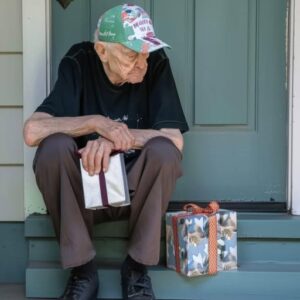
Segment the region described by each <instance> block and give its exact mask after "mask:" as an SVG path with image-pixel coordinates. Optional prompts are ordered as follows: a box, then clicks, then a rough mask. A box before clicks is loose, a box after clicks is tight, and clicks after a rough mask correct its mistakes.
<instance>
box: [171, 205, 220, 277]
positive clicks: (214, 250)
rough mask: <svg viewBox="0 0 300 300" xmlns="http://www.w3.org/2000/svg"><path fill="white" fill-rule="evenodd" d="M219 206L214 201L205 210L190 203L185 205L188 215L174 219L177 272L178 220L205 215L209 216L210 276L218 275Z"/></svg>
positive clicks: (178, 262) (177, 267) (178, 264)
mask: <svg viewBox="0 0 300 300" xmlns="http://www.w3.org/2000/svg"><path fill="white" fill-rule="evenodd" d="M219 207H220V206H219V204H218V202H216V201H212V202H210V203H209V204H208V206H207V207H205V208H203V207H201V206H198V205H196V204H193V203H188V204H186V205H184V207H183V209H184V210H185V211H186V212H187V213H183V214H179V215H176V216H173V217H172V226H173V235H174V245H175V263H176V272H178V273H180V257H179V240H178V226H177V220H178V219H179V218H182V217H186V216H191V215H197V214H204V215H207V216H208V222H209V223H208V225H209V233H208V255H209V261H208V274H209V275H212V274H215V273H217V270H218V244H217V228H218V222H217V217H216V212H217V211H218V210H219Z"/></svg>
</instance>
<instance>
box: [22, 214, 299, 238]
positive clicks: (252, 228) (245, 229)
mask: <svg viewBox="0 0 300 300" xmlns="http://www.w3.org/2000/svg"><path fill="white" fill-rule="evenodd" d="M299 228H300V217H299V216H291V215H288V214H268V213H260V214H255V213H238V237H239V238H259V239H273V238H283V239H284V238H286V239H300V231H299ZM164 234H165V230H164V227H162V236H164ZM25 236H26V237H27V238H30V237H54V232H53V229H52V224H51V220H50V218H49V216H46V215H32V216H29V217H28V218H27V219H26V221H25ZM94 237H96V238H100V237H121V238H126V237H128V231H127V221H115V222H105V223H102V224H98V225H96V226H95V230H94Z"/></svg>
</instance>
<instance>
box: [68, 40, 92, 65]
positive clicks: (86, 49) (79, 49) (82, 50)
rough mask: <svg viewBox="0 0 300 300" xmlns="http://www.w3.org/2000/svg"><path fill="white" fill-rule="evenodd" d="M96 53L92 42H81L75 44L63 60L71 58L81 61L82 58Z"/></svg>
mask: <svg viewBox="0 0 300 300" xmlns="http://www.w3.org/2000/svg"><path fill="white" fill-rule="evenodd" d="M93 53H94V44H93V43H92V42H81V43H78V44H74V45H73V46H72V47H71V48H70V49H69V50H68V51H67V53H66V54H65V55H64V57H63V58H70V59H73V60H76V61H78V62H79V61H80V60H81V58H82V57H86V56H88V55H91V54H93Z"/></svg>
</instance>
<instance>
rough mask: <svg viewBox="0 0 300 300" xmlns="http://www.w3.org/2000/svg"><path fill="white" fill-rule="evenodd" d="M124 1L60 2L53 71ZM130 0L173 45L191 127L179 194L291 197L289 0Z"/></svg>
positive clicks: (173, 62) (253, 198) (250, 198)
mask: <svg viewBox="0 0 300 300" xmlns="http://www.w3.org/2000/svg"><path fill="white" fill-rule="evenodd" d="M54 2H56V1H54ZM124 2H125V1H118V0H113V1H111V0H90V1H86V0H76V1H74V2H72V3H71V5H70V6H69V8H68V9H67V10H66V11H64V10H62V9H61V7H60V6H58V5H57V4H54V3H53V37H54V38H53V57H54V58H55V59H54V60H53V69H54V70H56V69H57V65H58V61H59V59H60V58H61V56H62V55H63V53H64V52H65V51H66V50H67V48H68V47H69V46H70V45H71V44H72V43H75V42H78V41H81V40H83V39H90V40H93V32H94V28H95V26H96V23H97V19H98V17H99V15H101V14H102V13H103V12H104V11H105V10H106V9H108V8H110V7H112V6H113V5H117V4H120V3H124ZM131 2H132V3H138V4H139V5H141V6H143V7H144V8H146V10H147V11H148V12H150V14H151V16H152V18H153V21H154V26H155V30H156V33H157V35H158V36H159V37H160V38H161V39H163V40H165V41H166V42H167V43H169V44H170V45H171V46H172V49H171V50H166V52H167V54H168V56H169V57H170V61H171V65H172V68H173V73H174V77H175V81H176V84H177V87H178V92H179V95H180V98H181V102H182V106H183V109H184V111H185V115H186V117H187V120H188V123H189V125H190V131H189V132H188V133H187V134H185V149H184V159H183V168H184V176H183V177H182V178H181V179H180V180H179V181H178V185H177V188H176V191H175V193H174V195H173V198H172V199H173V200H175V201H191V200H195V201H196V200H199V201H207V200H211V199H217V200H221V201H222V200H227V201H278V202H284V201H286V166H287V107H288V105H287V90H286V52H285V51H286V49H285V44H286V22H287V21H286V11H287V0H159V1H153V0H152V1H151V0H144V1H131ZM75 6H76V7H75ZM72 7H73V8H72ZM71 9H73V11H72V12H71ZM58 10H59V11H58ZM72 22H73V24H75V25H74V26H75V28H76V30H74V27H73V26H71V25H70V24H72ZM86 37H87V38H86ZM55 73H56V72H54V74H55ZM54 78H55V76H54Z"/></svg>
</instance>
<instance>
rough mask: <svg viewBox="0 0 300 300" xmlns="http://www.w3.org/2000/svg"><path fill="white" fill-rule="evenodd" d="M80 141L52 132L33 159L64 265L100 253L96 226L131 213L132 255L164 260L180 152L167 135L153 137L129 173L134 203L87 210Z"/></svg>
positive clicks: (150, 260)
mask: <svg viewBox="0 0 300 300" xmlns="http://www.w3.org/2000/svg"><path fill="white" fill-rule="evenodd" d="M76 152H77V145H76V143H75V141H74V139H73V138H71V137H70V136H67V135H65V134H61V133H58V134H53V135H51V136H49V137H47V138H46V139H44V140H43V141H42V142H41V144H40V145H39V147H38V150H37V152H36V156H35V159H34V163H33V168H34V171H35V175H36V180H37V184H38V187H39V189H40V191H41V193H42V195H43V198H44V201H45V204H46V207H47V209H48V212H49V214H50V216H51V218H52V221H53V225H54V230H55V234H56V237H57V239H58V242H59V245H60V252H61V262H62V266H63V268H70V267H75V266H79V265H82V264H84V263H86V262H88V261H89V260H91V259H92V258H94V257H95V255H96V252H95V249H94V246H93V243H92V230H93V225H94V224H96V223H100V222H103V221H108V220H117V219H120V218H124V217H129V233H130V236H129V246H128V254H129V255H130V256H131V257H132V258H133V259H134V260H136V261H138V262H140V263H143V264H145V265H155V264H157V263H158V260H159V252H160V237H161V235H160V233H161V221H162V216H163V215H164V213H165V211H166V209H167V206H168V202H169V200H170V197H171V194H172V191H173V190H174V187H175V182H176V179H177V178H178V177H179V176H181V166H180V162H181V153H180V151H179V150H178V149H177V148H176V147H175V146H174V144H173V143H172V142H171V141H170V140H169V139H166V138H163V137H157V138H153V139H151V140H149V141H148V142H147V143H146V145H145V146H144V148H143V149H142V151H141V153H140V155H139V157H138V158H137V160H136V161H135V162H134V164H133V166H132V167H131V168H130V170H129V172H128V174H127V175H128V185H129V190H130V191H133V193H132V198H131V206H127V207H121V208H108V209H104V210H96V211H94V210H87V209H85V207H84V201H83V188H82V181H81V174H80V166H79V160H78V157H77V155H76Z"/></svg>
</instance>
